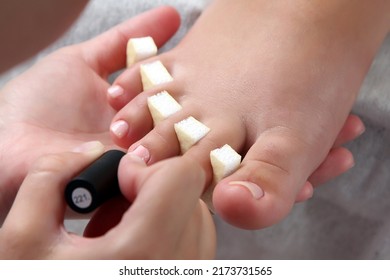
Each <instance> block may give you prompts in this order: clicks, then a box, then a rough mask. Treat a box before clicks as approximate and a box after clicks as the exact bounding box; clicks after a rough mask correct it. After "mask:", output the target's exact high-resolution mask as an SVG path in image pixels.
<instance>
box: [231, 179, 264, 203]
mask: <svg viewBox="0 0 390 280" xmlns="http://www.w3.org/2000/svg"><path fill="white" fill-rule="evenodd" d="M229 185H230V186H239V187H244V188H247V189H248V190H249V191H250V192H251V194H252V196H253V198H254V199H260V198H262V197H263V196H264V191H263V190H262V189H261V188H260V187H259V186H258V185H256V184H254V183H251V182H247V181H232V182H229Z"/></svg>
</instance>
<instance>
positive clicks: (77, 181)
mask: <svg viewBox="0 0 390 280" xmlns="http://www.w3.org/2000/svg"><path fill="white" fill-rule="evenodd" d="M125 154H126V153H124V152H122V151H119V150H111V151H107V152H105V153H104V154H103V155H102V156H101V157H100V158H98V159H97V160H96V161H94V162H93V163H92V164H91V165H89V166H88V167H87V168H86V169H84V170H83V171H82V172H81V173H80V174H79V175H78V176H76V177H75V178H73V179H72V180H71V181H70V182H69V183H68V185H67V186H66V188H65V200H66V202H67V204H68V205H69V207H70V208H71V209H73V210H74V211H76V212H78V213H84V214H86V213H90V212H92V211H94V210H95V209H96V208H98V207H99V206H101V205H102V204H103V203H104V202H106V201H107V200H109V199H110V198H112V197H114V196H116V195H118V194H120V190H119V183H118V176H117V173H118V166H119V162H120V160H121V158H122V157H123V156H124V155H125Z"/></svg>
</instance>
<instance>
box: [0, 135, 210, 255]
mask: <svg viewBox="0 0 390 280" xmlns="http://www.w3.org/2000/svg"><path fill="white" fill-rule="evenodd" d="M104 149H105V147H104V146H103V145H102V144H101V143H99V142H88V143H86V144H84V145H82V146H81V148H79V147H77V152H75V151H72V152H65V153H60V154H52V155H46V156H45V157H42V158H40V159H39V160H38V161H37V162H35V163H34V164H33V165H32V167H31V169H30V172H29V173H28V175H27V177H26V178H25V180H24V181H23V184H22V186H21V187H20V191H19V192H18V195H17V197H16V199H15V203H14V205H13V207H12V209H11V211H10V213H9V215H8V217H7V219H6V220H5V222H4V225H3V227H1V228H0V244H1V246H0V259H138V260H139V259H212V258H214V257H215V250H216V234H215V227H214V223H213V220H212V218H211V215H210V212H209V211H208V209H207V207H206V205H205V204H204V203H203V202H202V201H201V200H200V199H199V196H200V194H201V193H202V190H203V187H204V182H205V176H204V171H203V170H202V169H201V167H200V166H197V165H194V163H193V162H190V161H189V160H186V161H185V160H184V161H183V160H182V159H181V160H178V159H177V158H176V159H169V160H168V162H167V164H164V163H163V162H161V163H160V164H157V165H154V166H151V167H147V166H146V165H145V163H144V162H143V161H142V160H141V159H139V158H137V157H136V156H134V155H131V154H128V155H126V156H125V157H124V158H123V159H122V165H121V166H122V168H124V169H122V170H120V173H124V174H123V175H121V176H120V177H121V188H122V191H123V193H124V194H125V195H126V198H127V199H129V200H130V199H131V201H132V202H133V203H132V206H131V207H130V208H127V209H126V211H125V212H124V213H123V216H122V219H121V221H120V222H119V223H118V224H117V225H116V226H115V227H114V228H111V229H110V230H109V231H107V232H105V233H104V234H102V235H100V236H95V238H88V237H82V236H78V235H75V234H73V233H69V232H67V231H66V229H65V228H64V224H63V220H64V214H65V209H66V205H65V201H64V199H63V193H64V188H65V185H66V182H68V181H69V180H70V179H71V178H72V177H73V176H75V174H77V173H78V172H80V170H82V169H83V168H85V166H87V165H88V164H90V163H91V162H92V161H93V160H95V159H96V158H98V157H99V156H100V155H101V154H102V153H103V152H104ZM171 166H173V167H174V168H171ZM129 170H131V171H130V172H129ZM184 174H186V175H185V176H184ZM161 177H164V180H161ZM183 185H185V186H186V188H185V189H184V188H183ZM48 197H50V199H47V198H48ZM42 202H45V203H42ZM172 204H174V205H180V206H181V207H180V209H181V211H180V212H178V211H176V208H175V207H169V206H172ZM42 217H44V218H42ZM161 240H163V242H161ZM107 244H110V246H107Z"/></svg>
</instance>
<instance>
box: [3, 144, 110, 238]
mask: <svg viewBox="0 0 390 280" xmlns="http://www.w3.org/2000/svg"><path fill="white" fill-rule="evenodd" d="M76 151H77V152H66V153H62V154H53V155H48V156H44V157H42V158H40V159H39V160H38V161H37V162H36V163H35V164H34V165H33V166H32V168H31V170H30V172H29V173H28V174H27V177H26V178H25V180H24V181H23V183H22V186H21V187H20V190H19V192H18V194H17V196H16V199H15V203H14V205H13V207H12V208H11V211H10V213H9V215H8V217H7V220H6V222H5V225H6V223H9V224H12V225H13V226H17V227H19V228H22V229H23V228H25V229H28V228H30V227H31V226H33V227H34V228H36V229H37V231H40V232H41V233H46V232H48V231H50V229H53V228H56V227H58V226H59V225H61V224H62V223H63V219H64V212H65V200H64V188H65V185H66V183H67V182H68V181H69V180H70V179H71V178H72V177H74V176H75V175H76V174H77V173H79V172H80V171H81V170H82V169H83V168H84V167H86V166H87V165H88V164H89V163H91V162H92V161H93V160H95V159H96V158H98V157H99V156H100V155H101V154H102V153H103V151H104V146H103V145H102V144H101V143H100V142H97V141H94V142H88V143H85V144H84V145H83V146H81V150H79V149H78V150H76Z"/></svg>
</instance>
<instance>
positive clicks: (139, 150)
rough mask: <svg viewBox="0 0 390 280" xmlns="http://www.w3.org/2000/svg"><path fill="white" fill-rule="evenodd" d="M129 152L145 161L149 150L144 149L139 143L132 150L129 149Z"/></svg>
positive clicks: (147, 158) (147, 159)
mask: <svg viewBox="0 0 390 280" xmlns="http://www.w3.org/2000/svg"><path fill="white" fill-rule="evenodd" d="M129 154H132V155H135V156H137V157H139V158H141V159H142V160H143V161H144V162H145V163H147V162H148V161H149V159H150V153H149V150H148V149H146V148H145V147H144V146H142V145H139V146H138V147H137V148H135V149H134V150H133V151H130V152H129Z"/></svg>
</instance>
